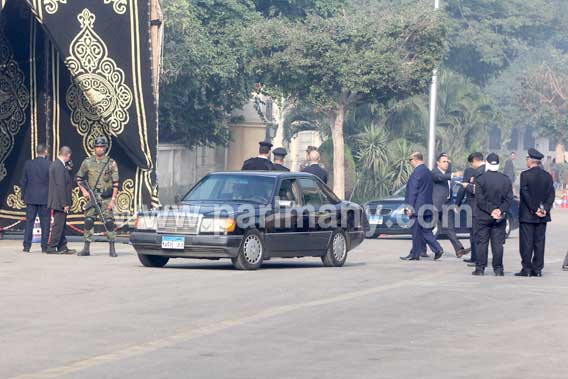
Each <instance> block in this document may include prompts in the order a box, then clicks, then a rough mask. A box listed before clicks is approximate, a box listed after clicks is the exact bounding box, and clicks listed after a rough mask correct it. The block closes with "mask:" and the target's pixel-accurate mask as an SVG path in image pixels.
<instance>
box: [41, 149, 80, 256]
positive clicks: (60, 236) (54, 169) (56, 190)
mask: <svg viewBox="0 0 568 379" xmlns="http://www.w3.org/2000/svg"><path fill="white" fill-rule="evenodd" d="M70 160H71V148H69V147H67V146H63V147H61V149H59V156H58V157H57V159H55V160H54V161H53V162H51V165H50V166H49V193H48V199H47V206H48V207H49V209H51V210H52V211H53V227H52V229H51V235H50V240H49V246H48V248H47V251H46V253H47V254H75V251H74V250H70V249H69V248H67V238H66V237H65V225H66V223H67V214H68V213H69V210H70V209H71V204H72V203H73V200H72V197H71V192H72V190H73V180H72V179H71V175H70V174H69V170H68V169H67V163H68V162H69V161H70Z"/></svg>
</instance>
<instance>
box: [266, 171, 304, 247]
mask: <svg viewBox="0 0 568 379" xmlns="http://www.w3.org/2000/svg"><path fill="white" fill-rule="evenodd" d="M301 206H302V192H301V189H300V186H299V184H298V182H297V180H296V179H295V178H285V179H282V181H281V182H280V183H279V184H278V189H277V191H276V195H275V198H274V204H273V207H274V211H273V213H272V215H271V217H270V220H268V221H267V234H266V244H267V247H268V250H269V251H270V254H271V256H289V255H297V252H298V251H302V250H303V248H304V247H305V246H304V244H305V241H306V240H307V237H308V235H307V233H306V232H304V231H302V230H299V229H298V214H299V213H300V212H301Z"/></svg>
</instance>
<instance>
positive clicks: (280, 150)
mask: <svg viewBox="0 0 568 379" xmlns="http://www.w3.org/2000/svg"><path fill="white" fill-rule="evenodd" d="M272 154H274V155H276V156H279V157H285V156H286V155H288V152H287V151H286V149H285V148H283V147H277V148H276V149H274V150H272Z"/></svg>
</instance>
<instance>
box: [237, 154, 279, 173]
mask: <svg viewBox="0 0 568 379" xmlns="http://www.w3.org/2000/svg"><path fill="white" fill-rule="evenodd" d="M241 170H253V171H271V170H274V165H273V164H272V162H271V161H270V159H268V158H261V157H254V158H250V159H247V160H246V161H245V162H244V163H243V167H242V168H241Z"/></svg>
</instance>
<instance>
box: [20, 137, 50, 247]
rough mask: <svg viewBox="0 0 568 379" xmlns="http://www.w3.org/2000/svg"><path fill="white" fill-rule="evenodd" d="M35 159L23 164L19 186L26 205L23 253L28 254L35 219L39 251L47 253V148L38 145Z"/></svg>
mask: <svg viewBox="0 0 568 379" xmlns="http://www.w3.org/2000/svg"><path fill="white" fill-rule="evenodd" d="M36 155H37V158H35V159H33V160H29V161H27V162H26V163H25V164H24V174H23V175H22V180H21V182H20V185H21V187H22V194H23V198H24V203H26V229H25V233H24V250H23V251H24V252H25V253H29V252H30V249H31V246H32V238H33V229H34V223H35V219H36V217H39V224H40V227H41V251H42V252H43V253H45V252H47V243H48V240H49V221H50V220H49V219H50V217H49V216H50V215H49V209H48V208H47V196H48V189H49V163H50V162H49V160H48V159H47V146H46V145H44V144H39V145H37V147H36Z"/></svg>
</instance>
